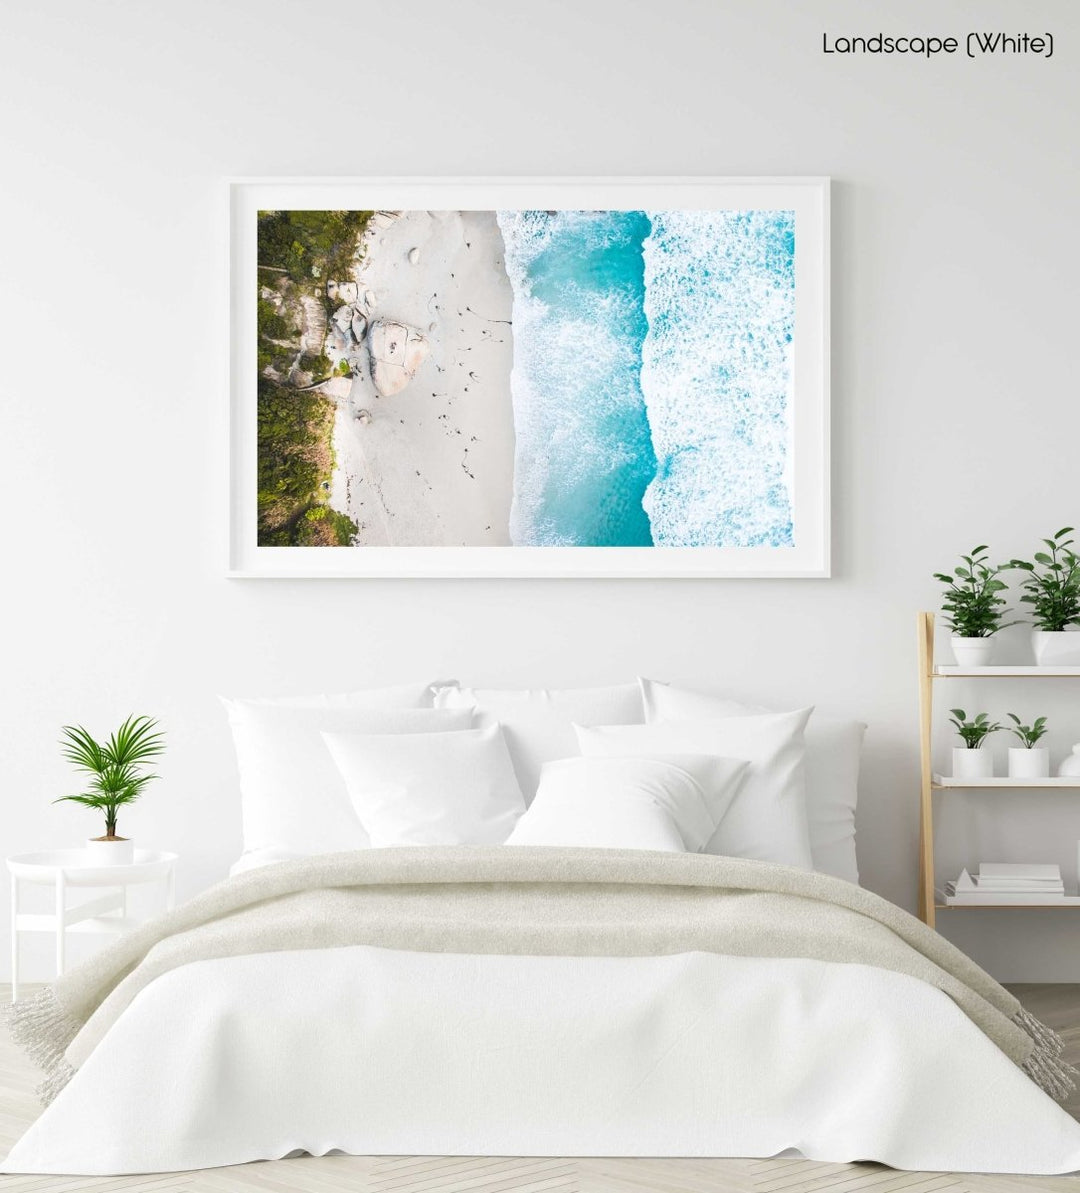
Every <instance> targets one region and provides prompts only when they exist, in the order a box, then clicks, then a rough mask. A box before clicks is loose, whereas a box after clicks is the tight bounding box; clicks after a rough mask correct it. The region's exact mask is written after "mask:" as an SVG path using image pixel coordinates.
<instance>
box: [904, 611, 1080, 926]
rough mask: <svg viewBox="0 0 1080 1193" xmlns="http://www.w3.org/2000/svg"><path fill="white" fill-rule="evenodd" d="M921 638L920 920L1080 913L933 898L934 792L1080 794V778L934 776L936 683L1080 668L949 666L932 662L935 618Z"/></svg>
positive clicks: (922, 618)
mask: <svg viewBox="0 0 1080 1193" xmlns="http://www.w3.org/2000/svg"><path fill="white" fill-rule="evenodd" d="M918 633H919V752H920V756H921V761H922V784H921V793H920V804H919V807H920V819H919V918H920V919H921V920H922V921H923V922H924V923H925V924H928V925H929V926H930V927H931V928H933V927H935V924H936V919H937V912H938V911H944V910H948V911H980V910H983V909H986V908H1003V907H1009V908H1015V909H1019V910H1036V911H1044V910H1046V909H1047V908H1050V907H1052V908H1055V909H1058V910H1065V909H1068V908H1078V909H1080V898H1075V899H1074V900H1072V901H1070V902H1067V903H1060V902H1051V903H980V904H977V905H973V904H960V905H955V906H950V905H946V904H942V903H936V902H935V894H934V792H935V791H947V790H951V789H955V788H959V789H963V790H967V791H982V790H986V791H991V790H995V789H996V790H1000V789H1002V788H1007V789H1009V790H1016V791H1020V790H1031V789H1037V790H1040V791H1046V790H1058V789H1060V790H1064V791H1067V790H1069V789H1073V790H1080V779H1060V778H1053V779H1006V778H995V779H982V780H979V781H974V780H969V779H951V778H948V777H947V776H944V775H937V774H934V765H933V745H934V739H933V715H934V684H935V682H936V681H938V680H944V679H1080V667H950V666H943V665H941V664H935V663H934V615H933V613H920V614H919V623H918Z"/></svg>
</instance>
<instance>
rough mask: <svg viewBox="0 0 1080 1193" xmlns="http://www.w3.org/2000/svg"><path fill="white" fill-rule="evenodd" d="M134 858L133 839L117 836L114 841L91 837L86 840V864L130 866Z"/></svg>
mask: <svg viewBox="0 0 1080 1193" xmlns="http://www.w3.org/2000/svg"><path fill="white" fill-rule="evenodd" d="M134 860H135V842H134V841H129V840H126V839H125V838H123V837H117V838H116V840H115V841H104V840H100V839H98V840H94V839H93V838H92V839H91V840H89V841H87V842H86V864H87V865H88V866H130V865H131V863H132V862H133V861H134Z"/></svg>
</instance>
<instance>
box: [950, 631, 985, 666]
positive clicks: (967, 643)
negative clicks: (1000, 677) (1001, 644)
mask: <svg viewBox="0 0 1080 1193" xmlns="http://www.w3.org/2000/svg"><path fill="white" fill-rule="evenodd" d="M949 643H950V645H951V646H952V650H953V654H954V655H955V656H956V661H957V663H958V664H959V665H960V666H961V667H985V666H987V664H988V663H989V662H990V658H991V656H992V655H993V653H994V640H993V639H992V638H958V637H957V636H956V635H955V634H954V635H953V636H952V637H951V638H950V639H949Z"/></svg>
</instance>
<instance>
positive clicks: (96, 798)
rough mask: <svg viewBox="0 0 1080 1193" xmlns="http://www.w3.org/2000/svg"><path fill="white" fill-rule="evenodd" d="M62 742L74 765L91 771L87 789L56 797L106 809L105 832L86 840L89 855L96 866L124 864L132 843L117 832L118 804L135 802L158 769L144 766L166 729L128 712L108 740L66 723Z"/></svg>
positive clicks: (160, 747)
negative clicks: (146, 768)
mask: <svg viewBox="0 0 1080 1193" xmlns="http://www.w3.org/2000/svg"><path fill="white" fill-rule="evenodd" d="M60 748H61V751H62V753H63V755H64V757H65V758H66V759H67V760H68V762H70V763H71V764H72V765H73V766H75V767H77V768H78V769H79V770H81V771H83V772H84V773H85V774H87V775H89V776H90V779H89V782H88V784H87V787H86V790H85V791H81V792H79V793H78V794H77V795H62V796H60V797H59V799H57V800H54V801H53V802H54V803H62V802H63V801H64V800H70V801H71V802H72V803H76V804H83V805H84V806H85V807H87V808H95V809H97V810H98V811H99V812H104V813H105V833H104V835H103V836H100V837H93V838H91V839H90V840H89V841H87V843H86V848H87V855H88V858H89V860H90V861H91V862H92V863H93V864H94V865H97V866H123V865H128V864H130V863H131V862H132V861H133V860H134V857H135V843H134V842H133V841H131V840H128V839H127V838H126V837H120V836H118V835H117V832H116V818H117V814H118V812H119V810H120V809H121V808H122V807H124V806H125V805H127V804H132V803H134V802H135V801H136V800H137V799H138V798H139V796H140V795H141V794H142V791H143V788H144V787H145V786H146V785H147V783H149V782H150V781H151V779H156V778H157V775H154V774H148V773H147V772H146V771H145V770H144V768H145V766H146V764H147V763H148V762H149V761H150V759H151V758H154V757H156V756H157V755H158V754H161V753H162V752H163V751H164V749H165V745H164V735H163V734H161V733H159V732H158V731H157V721H155V720H154V719H153V718H151V717H145V716H142V717H136V716H131V717H128V719H127V720H126V721H125V722H124V723H123V724H122V725H121V726H120V728H119V729H117V730H116V732H115V733H113V734H112V735H111V736H110V737H109V739H108V741H105V742H99V741H96V740H95V739H94V738H93V737H92V736H91V735H90V734H89V733H88V732H87V731H86V730H85V729H84V728H83V727H82V726H81V725H65V726H64V727H63V729H62V730H61V738H60Z"/></svg>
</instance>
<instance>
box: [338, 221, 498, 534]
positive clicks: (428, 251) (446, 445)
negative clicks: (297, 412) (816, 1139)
mask: <svg viewBox="0 0 1080 1193" xmlns="http://www.w3.org/2000/svg"><path fill="white" fill-rule="evenodd" d="M414 250H415V251H414ZM343 280H344V279H343ZM355 282H356V286H357V295H356V304H357V306H358V307H360V308H361V309H362V310H363V311H364V312H365V314H366V315H367V321H368V327H369V328H370V326H371V324H372V323H376V324H377V323H378V322H379V321H384V322H387V323H388V322H390V321H392V322H393V323H394V324H400V325H404V328H399V327H395V328H392V329H391V331H392V332H393V333H394V334H388V335H384V337H383V338H384V339H386V340H387V341H388V342H389V343H390V346H391V347H392V348H394V349H395V350H396V351H399V352H400V354H401V355H402V356H403V354H404V351H405V347H406V346H407V348H408V350H409V351H410V352H411V353H412V354H413V357H414V358H416V357H421V356H423V354H424V351H425V345H424V342H423V341H426V357H425V358H424V359H423V360H422V363H421V364H420V365H419V368H418V369H417V370H416V372H415V375H414V376H412V378H411V379H409V380H407V383H405V384H404V387H403V388H402V389H400V391H399V392H396V393H391V394H389V396H386V391H387V388H388V385H387V383H386V381H385V377H384V375H383V374H380V375H379V381H380V385H381V388H382V389H383V391H384V392H383V395H380V393H379V392H378V389H377V388H376V384H375V380H374V379H373V377H372V360H371V356H370V354H369V352H368V348H367V344H368V339H369V337H368V336H367V335H364V336H363V339H362V343H361V344H360V346H359V347H357V346H356V344H355V340H354V339H353V338H351V337H350V336H346V335H342V334H340V333H336V332H335V331H334V323H333V321H331V324H330V327H331V331H330V333H329V336H328V345H327V354H328V355H329V356H330V357H331V360H333V361H335V362H336V361H338V360H340V359H341V358H342V357H343V356H346V357H347V359H348V360H349V362H350V364H351V366H352V368H353V372H354V376H353V378H352V380H351V383H350V382H349V381H348V380H346V379H345V378H341V379H340V380H337V381H334V382H331V383H330V385H328V386H327V387H326V389H325V390H324V392H326V393H327V394H328V396H330V395H332V396H334V397H335V398H336V400H337V403H338V413H337V420H336V424H335V430H334V451H335V456H336V467H335V471H334V476H333V482H332V487H331V504H332V506H333V507H334V508H335V509H337V510H340V511H341V512H343V513H346V514H348V515H349V517H351V518H352V519H353V520H354V521H355V522H356V524H357V526H358V527H359V528H360V531H359V534H358V536H357V539H356V543H357V545H358V546H506V545H509V543H510V535H509V516H510V502H511V498H512V490H513V471H514V423H513V409H512V405H511V400H510V369H511V364H512V335H511V327H510V311H511V289H510V283H509V281H508V279H507V276H506V270H505V268H504V265H503V242H502V237H501V235H500V233H499V228H498V225H497V224H496V222H495V216H494V213H492V212H456V211H455V212H426V211H409V212H404V213H401V214H399V215H396V216H395V215H394V214H393V213H378V214H377V215H376V216H375V217H374V219H373V221H372V224H371V225H370V226H369V228H368V230H367V232H366V233H365V235H364V238H363V259H362V260H361V261H359V262H358V264H357V269H356V277H355ZM343 297H346V295H343ZM347 297H348V298H352V297H353V296H352V292H351V289H350V290H349V291H348V294H347ZM344 318H345V316H343V319H344ZM406 329H407V330H406ZM417 332H418V333H420V336H421V337H422V339H417V338H416V336H415V333H417ZM403 337H404V341H403V344H402V345H399V344H398V343H397V341H399V340H402V339H403ZM395 359H396V358H395ZM384 368H390V369H394V370H397V373H396V376H397V382H398V383H400V382H401V381H402V380H404V378H405V373H404V371H403V370H402V367H401V366H400V365H393V366H384Z"/></svg>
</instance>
